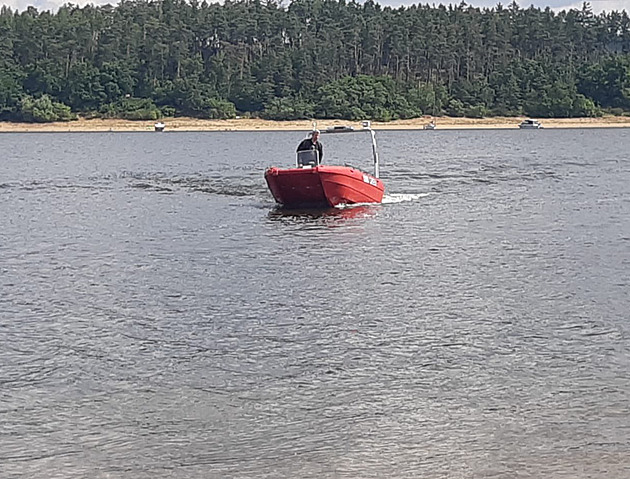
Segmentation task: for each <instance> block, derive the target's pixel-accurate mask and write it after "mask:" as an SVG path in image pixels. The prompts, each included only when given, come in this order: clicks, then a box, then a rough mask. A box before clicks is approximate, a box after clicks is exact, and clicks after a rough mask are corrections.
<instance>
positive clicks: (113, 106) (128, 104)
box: [100, 98, 162, 120]
mask: <svg viewBox="0 0 630 479" xmlns="http://www.w3.org/2000/svg"><path fill="white" fill-rule="evenodd" d="M100 113H101V116H103V117H104V118H123V119H125V120H157V119H159V118H161V117H162V111H161V110H160V109H159V108H158V107H157V106H156V105H155V103H153V102H152V101H151V100H149V99H147V98H124V99H122V100H120V101H118V102H116V103H110V104H108V105H104V106H103V107H101V110H100Z"/></svg>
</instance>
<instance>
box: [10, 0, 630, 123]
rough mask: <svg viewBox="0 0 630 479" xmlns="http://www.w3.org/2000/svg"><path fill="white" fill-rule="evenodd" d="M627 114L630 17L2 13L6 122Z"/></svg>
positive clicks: (377, 9)
mask: <svg viewBox="0 0 630 479" xmlns="http://www.w3.org/2000/svg"><path fill="white" fill-rule="evenodd" d="M603 111H608V112H612V113H615V114H630V18H629V17H628V14H627V13H626V12H625V11H622V12H609V13H602V14H599V15H594V14H593V13H592V10H591V8H590V6H589V5H588V4H587V3H585V4H584V5H583V7H582V8H581V9H580V10H569V11H563V12H560V13H554V12H553V11H551V10H550V9H549V8H547V9H545V10H541V9H538V8H534V7H531V8H527V9H522V8H520V7H519V5H518V4H517V3H516V2H513V3H512V4H510V5H509V6H508V7H503V6H501V4H498V5H497V6H496V7H495V8H491V9H479V8H473V7H470V6H468V5H466V3H464V2H462V3H461V4H460V5H459V6H457V7H444V6H438V7H432V6H428V5H427V6H423V5H417V6H411V7H401V8H398V9H393V8H390V7H381V6H380V5H379V4H377V3H374V2H373V1H372V0H367V1H366V2H365V3H363V4H359V3H357V2H355V1H354V0H352V1H350V2H347V1H345V0H294V1H293V2H291V3H290V4H289V5H288V6H283V5H282V4H281V3H277V2H275V1H273V0H267V1H261V0H239V1H230V0H225V2H224V3H223V4H217V3H206V2H205V1H203V2H201V3H199V2H198V1H197V0H189V1H184V0H153V1H146V0H132V1H129V0H122V1H121V2H120V3H119V4H118V5H117V6H115V7H112V6H109V5H107V6H101V7H95V6H86V7H83V8H79V7H76V6H73V5H66V6H64V7H62V8H61V9H60V10H59V11H58V12H56V13H51V12H48V11H45V12H38V11H37V10H36V9H35V8H33V7H29V8H28V9H27V10H26V11H24V12H16V11H12V10H11V9H10V8H7V7H2V9H0V119H2V120H21V121H55V120H71V119H73V118H76V115H77V114H81V115H85V116H99V117H117V118H128V119H158V118H161V117H162V116H174V115H188V116H194V117H199V118H230V117H234V116H236V115H248V116H258V117H263V118H270V119H298V118H344V119H363V118H371V119H378V120H392V119H397V118H411V117H417V116H420V115H423V114H428V115H435V116H439V115H443V114H447V115H451V116H470V117H483V116H492V115H508V116H511V115H521V114H525V115H529V116H536V117H577V116H596V115H600V114H601V113H602V112H603Z"/></svg>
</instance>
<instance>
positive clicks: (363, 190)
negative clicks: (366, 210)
mask: <svg viewBox="0 0 630 479" xmlns="http://www.w3.org/2000/svg"><path fill="white" fill-rule="evenodd" d="M265 180H266V181H267V185H268V186H269V189H270V190H271V194H272V195H273V197H274V199H275V200H276V201H277V202H278V203H280V204H282V205H284V206H288V207H327V206H337V205H341V204H356V203H380V202H381V201H382V200H383V193H384V192H385V186H384V185H383V183H382V182H381V180H379V179H378V178H374V177H373V176H372V175H369V174H367V173H365V172H363V171H361V170H358V169H356V168H352V167H349V166H329V165H320V166H316V167H314V168H288V169H281V168H276V167H271V168H269V169H267V171H265Z"/></svg>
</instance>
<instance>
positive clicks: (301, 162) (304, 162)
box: [297, 120, 380, 178]
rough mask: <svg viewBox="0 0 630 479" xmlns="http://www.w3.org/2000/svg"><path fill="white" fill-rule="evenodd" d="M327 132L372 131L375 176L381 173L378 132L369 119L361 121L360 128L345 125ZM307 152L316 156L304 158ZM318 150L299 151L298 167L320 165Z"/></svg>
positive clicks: (314, 123) (314, 126)
mask: <svg viewBox="0 0 630 479" xmlns="http://www.w3.org/2000/svg"><path fill="white" fill-rule="evenodd" d="M316 126H317V123H316V122H313V128H316ZM326 131H327V133H346V134H347V133H360V132H365V131H367V132H369V133H370V137H371V138H372V160H373V162H374V177H375V178H378V177H379V174H380V169H379V158H378V148H377V145H376V133H375V132H374V130H372V124H371V122H370V121H369V120H364V121H362V122H361V128H360V129H356V130H355V129H350V127H344V129H343V130H342V129H340V128H339V129H337V130H335V129H327V130H326ZM302 153H305V154H313V153H315V155H316V156H315V158H316V159H313V158H312V157H308V156H306V155H305V156H304V158H302V156H301V154H302ZM317 154H318V152H317V151H316V150H305V151H303V152H301V151H298V156H297V166H298V168H304V167H309V166H317V165H319V158H318V157H317Z"/></svg>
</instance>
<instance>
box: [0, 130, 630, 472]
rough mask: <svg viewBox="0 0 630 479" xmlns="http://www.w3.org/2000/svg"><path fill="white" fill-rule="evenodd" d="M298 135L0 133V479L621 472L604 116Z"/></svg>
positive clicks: (611, 145) (623, 394) (624, 405)
mask: <svg viewBox="0 0 630 479" xmlns="http://www.w3.org/2000/svg"><path fill="white" fill-rule="evenodd" d="M302 137H303V134H302V133H300V132H282V133H262V132H257V133H245V132H216V133H174V132H165V133H162V134H156V133H100V134H97V133H92V134H87V133H86V134H78V133H68V134H61V133H59V134H35V133H25V134H2V135H0V146H1V147H2V151H3V152H4V154H3V159H2V160H0V205H1V206H0V208H1V212H2V214H1V215H0V318H1V322H0V365H1V366H2V367H1V369H0V385H1V387H0V477H2V478H18V477H29V478H53V477H54V478H64V479H71V478H85V477H91V478H122V479H126V478H129V479H143V478H146V479H149V478H151V479H153V478H167V477H168V478H177V479H180V478H200V477H203V478H225V477H239V478H278V477H299V478H324V477H326V478H383V477H392V478H393V477H395V478H418V477H422V478H426V479H431V478H477V477H484V478H506V479H507V478H543V477H544V478H546V479H547V478H587V477H588V478H595V479H604V478H606V479H610V478H624V477H630V455H629V454H628V451H630V406H629V402H628V398H629V397H630V373H629V371H630V354H629V346H630V339H629V334H630V323H629V319H628V311H629V310H630V301H629V299H630V298H629V296H630V294H629V292H628V291H629V286H630V279H629V277H630V224H629V222H628V218H629V217H630V186H629V185H630V160H629V159H628V151H630V131H628V130H625V129H602V130H599V129H598V130H540V131H516V130H514V131H440V130H436V131H385V132H381V133H379V135H378V138H379V141H380V146H381V160H382V162H381V177H382V179H383V181H384V182H385V184H386V187H387V195H386V198H385V202H384V204H383V205H377V206H360V207H355V208H346V209H339V210H337V209H333V210H328V211H314V212H313V211H310V212H308V211H307V212H305V211H285V210H281V209H278V208H276V207H275V205H274V203H273V200H272V198H271V195H270V194H269V192H268V191H267V188H266V185H265V183H264V180H263V176H262V175H263V171H264V169H265V167H267V166H269V165H272V164H275V165H279V166H289V165H290V164H291V163H292V161H293V158H294V149H295V146H296V145H297V143H298V142H299V140H300V139H301V138H302ZM322 140H323V142H324V145H325V161H327V162H341V163H349V164H353V165H355V166H363V167H365V168H366V169H367V168H369V167H370V162H369V158H370V150H369V145H367V144H366V141H367V137H361V135H324V136H323V137H322Z"/></svg>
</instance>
